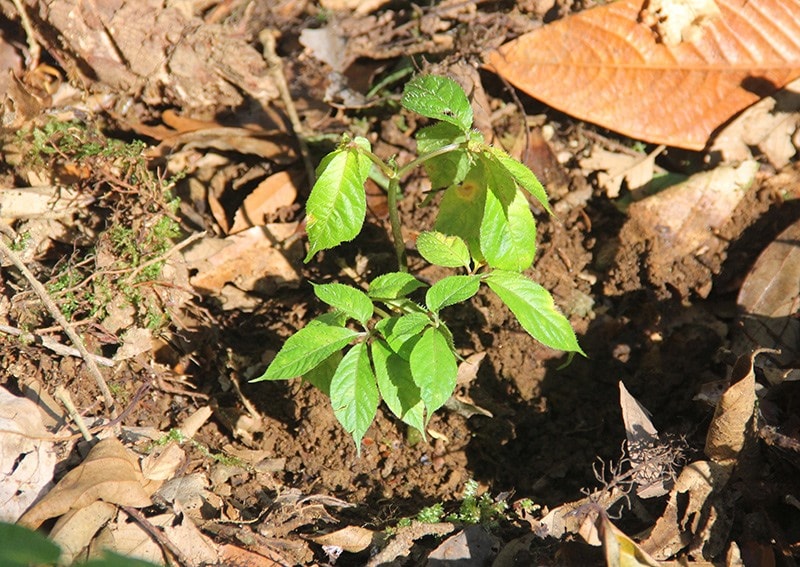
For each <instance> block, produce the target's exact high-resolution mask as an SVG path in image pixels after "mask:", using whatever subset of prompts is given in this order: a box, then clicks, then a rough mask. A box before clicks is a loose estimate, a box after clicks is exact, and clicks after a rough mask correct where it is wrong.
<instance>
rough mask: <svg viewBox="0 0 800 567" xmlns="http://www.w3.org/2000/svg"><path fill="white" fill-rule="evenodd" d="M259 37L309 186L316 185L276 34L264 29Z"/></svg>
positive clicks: (312, 166) (303, 130)
mask: <svg viewBox="0 0 800 567" xmlns="http://www.w3.org/2000/svg"><path fill="white" fill-rule="evenodd" d="M258 39H259V41H260V42H261V45H262V46H264V52H263V53H264V60H265V61H266V62H267V66H268V67H269V70H270V73H272V79H273V80H274V81H275V86H276V87H278V92H280V95H281V100H282V101H283V105H284V106H285V107H286V114H288V115H289V121H290V122H291V124H292V130H294V135H295V137H296V138H297V145H298V146H299V147H300V155H301V157H302V158H303V165H304V166H305V168H306V174H307V175H308V184H309V186H312V187H313V185H314V181H315V177H316V175H315V172H314V165H313V164H312V163H311V154H310V153H309V151H308V143H307V142H306V136H305V129H304V128H303V124H302V123H301V122H300V117H299V116H298V114H297V109H296V108H295V106H294V101H293V100H292V94H291V93H290V92H289V85H288V84H286V76H285V75H284V74H283V61H281V58H280V57H279V56H278V54H277V52H276V51H275V35H274V33H273V30H270V29H264V30H261V33H260V34H258Z"/></svg>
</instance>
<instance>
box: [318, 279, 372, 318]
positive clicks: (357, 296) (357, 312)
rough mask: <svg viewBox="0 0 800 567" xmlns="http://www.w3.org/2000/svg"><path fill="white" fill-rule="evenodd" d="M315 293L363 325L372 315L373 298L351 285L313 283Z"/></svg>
mask: <svg viewBox="0 0 800 567" xmlns="http://www.w3.org/2000/svg"><path fill="white" fill-rule="evenodd" d="M311 285H313V286H314V294H315V295H316V296H317V297H318V298H320V300H322V301H324V302H325V303H327V304H328V305H330V306H331V307H334V308H336V309H338V310H339V311H342V312H344V313H346V314H347V316H348V317H352V318H353V319H355V320H356V321H358V322H359V323H361V324H362V325H366V324H367V321H369V320H370V318H371V317H372V300H370V298H369V297H367V294H366V293H364V292H363V291H361V290H360V289H356V288H354V287H351V286H349V285H344V284H340V283H329V284H311Z"/></svg>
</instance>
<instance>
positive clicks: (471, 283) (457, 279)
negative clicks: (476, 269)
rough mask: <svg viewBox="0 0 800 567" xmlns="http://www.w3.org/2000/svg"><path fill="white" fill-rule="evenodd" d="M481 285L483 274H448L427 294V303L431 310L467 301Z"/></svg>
mask: <svg viewBox="0 0 800 567" xmlns="http://www.w3.org/2000/svg"><path fill="white" fill-rule="evenodd" d="M480 285H481V276H479V275H475V276H448V277H446V278H443V279H441V280H439V281H438V282H436V283H435V284H433V285H432V286H431V287H430V289H429V290H428V293H427V294H426V295H425V304H426V305H427V306H428V309H430V310H431V311H439V310H440V309H442V308H444V307H447V306H448V305H455V304H456V303H461V302H462V301H466V300H467V299H469V298H470V297H472V296H473V295H475V294H476V293H478V288H480Z"/></svg>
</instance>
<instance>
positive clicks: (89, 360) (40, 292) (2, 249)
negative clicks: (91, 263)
mask: <svg viewBox="0 0 800 567" xmlns="http://www.w3.org/2000/svg"><path fill="white" fill-rule="evenodd" d="M0 253H2V254H3V255H4V256H5V257H6V258H8V259H9V260H10V261H11V263H12V264H14V266H16V267H17V269H18V270H19V271H20V272H21V273H22V275H23V276H24V277H25V279H26V280H28V283H29V284H30V285H31V287H32V288H33V291H34V292H36V295H37V296H39V299H40V300H41V302H42V304H43V305H44V306H45V308H46V309H47V311H48V312H49V313H50V315H51V316H52V317H53V319H55V321H56V323H58V324H59V325H61V328H63V329H64V332H65V333H66V334H67V336H68V337H69V339H70V340H71V341H72V344H73V345H75V348H77V349H78V351H79V352H80V353H81V357H82V358H83V361H84V362H85V363H86V368H87V369H88V370H89V374H91V375H92V378H94V381H95V383H96V384H97V387H98V389H99V390H100V393H101V395H102V396H103V403H104V404H105V406H106V409H107V410H108V412H109V414H110V415H111V418H112V419H115V418H116V417H117V404H116V402H115V401H114V396H113V395H112V394H111V390H109V388H108V384H106V380H105V378H103V375H102V373H101V372H100V369H99V368H98V367H97V363H96V362H95V360H94V358H93V356H92V354H91V353H90V352H89V351H88V349H87V348H86V345H85V344H84V343H83V340H82V339H81V337H80V336H79V335H78V333H76V332H75V330H74V329H73V328H72V325H70V323H69V321H67V319H66V318H65V317H64V314H63V313H61V310H60V309H59V308H58V305H56V304H55V302H54V301H53V300H52V299H51V298H50V296H49V295H48V294H47V290H46V289H45V288H44V286H43V285H42V284H41V282H39V280H37V279H36V276H34V275H33V273H32V272H31V271H30V270H29V269H28V267H27V266H26V265H25V263H24V262H23V261H22V260H21V259H20V257H19V256H18V255H17V254H16V253H15V252H14V251H13V250H11V248H9V247H8V245H7V244H6V243H5V241H4V240H3V239H2V238H0Z"/></svg>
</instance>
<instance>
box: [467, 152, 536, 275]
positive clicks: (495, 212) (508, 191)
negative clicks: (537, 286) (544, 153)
mask: <svg viewBox="0 0 800 567" xmlns="http://www.w3.org/2000/svg"><path fill="white" fill-rule="evenodd" d="M484 166H485V168H486V183H487V187H488V190H487V192H486V201H485V207H484V215H483V219H482V220H481V226H480V243H481V251H482V252H483V255H484V257H485V258H486V262H487V263H488V264H489V266H491V267H493V268H499V269H503V270H514V271H517V272H521V271H523V270H527V269H528V268H530V266H531V264H532V263H533V257H534V255H535V254H536V221H535V220H534V219H533V214H532V213H531V210H530V206H529V205H528V200H527V199H526V198H525V195H523V194H522V192H521V191H519V190H518V189H517V186H516V184H515V183H514V179H513V178H512V177H511V176H510V175H509V174H508V173H507V172H506V171H505V170H504V169H503V168H502V167H500V166H499V164H498V163H497V162H496V161H494V160H485V161H484Z"/></svg>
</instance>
